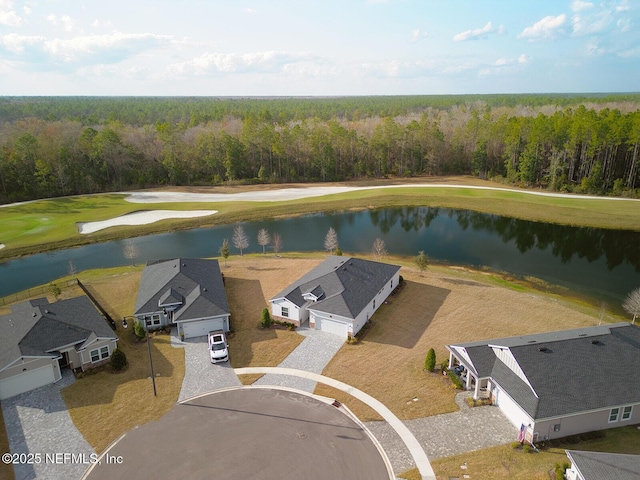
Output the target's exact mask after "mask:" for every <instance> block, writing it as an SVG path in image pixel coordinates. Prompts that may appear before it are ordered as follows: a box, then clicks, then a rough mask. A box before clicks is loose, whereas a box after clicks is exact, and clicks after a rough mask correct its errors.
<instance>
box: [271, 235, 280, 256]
mask: <svg viewBox="0 0 640 480" xmlns="http://www.w3.org/2000/svg"><path fill="white" fill-rule="evenodd" d="M271 246H272V247H273V253H274V254H275V255H278V253H280V250H282V237H281V236H280V234H279V233H277V232H276V233H274V234H273V243H272V244H271Z"/></svg>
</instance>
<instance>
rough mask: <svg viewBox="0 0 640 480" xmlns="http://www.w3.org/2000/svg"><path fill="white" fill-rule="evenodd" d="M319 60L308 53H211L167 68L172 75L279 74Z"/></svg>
mask: <svg viewBox="0 0 640 480" xmlns="http://www.w3.org/2000/svg"><path fill="white" fill-rule="evenodd" d="M312 60H317V57H316V56H314V55H311V54H308V53H291V52H277V51H267V52H252V53H244V54H238V53H210V52H207V53H205V54H203V55H200V56H199V57H196V58H194V59H192V60H189V61H187V62H182V63H174V64H172V65H169V66H168V67H167V71H168V72H169V73H170V74H177V75H207V74H231V73H277V72H281V71H282V70H283V69H284V68H285V67H286V66H287V65H290V64H293V63H298V62H307V61H312Z"/></svg>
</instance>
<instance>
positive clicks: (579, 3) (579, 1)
mask: <svg viewBox="0 0 640 480" xmlns="http://www.w3.org/2000/svg"><path fill="white" fill-rule="evenodd" d="M590 8H593V3H591V2H584V1H583V0H574V1H573V2H572V3H571V10H573V11H574V12H576V13H577V12H583V11H585V10H589V9H590Z"/></svg>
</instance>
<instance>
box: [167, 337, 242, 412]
mask: <svg viewBox="0 0 640 480" xmlns="http://www.w3.org/2000/svg"><path fill="white" fill-rule="evenodd" d="M171 345H172V346H173V347H176V348H184V379H183V380H182V389H181V390H180V396H179V397H178V401H179V402H181V401H183V400H186V399H187V398H191V397H193V396H195V395H200V394H201V393H207V392H212V391H213V390H218V389H220V388H227V387H239V386H241V385H242V383H241V382H240V379H238V376H237V375H236V374H235V373H234V372H233V368H231V365H229V362H222V363H215V364H213V363H211V357H210V356H209V349H208V345H207V337H196V338H188V339H186V340H180V339H179V338H178V337H177V331H176V329H175V328H174V329H173V330H172V332H171Z"/></svg>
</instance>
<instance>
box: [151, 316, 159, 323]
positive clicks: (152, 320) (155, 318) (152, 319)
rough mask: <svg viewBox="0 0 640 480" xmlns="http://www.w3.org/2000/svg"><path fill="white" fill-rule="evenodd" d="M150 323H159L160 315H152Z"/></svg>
mask: <svg viewBox="0 0 640 480" xmlns="http://www.w3.org/2000/svg"><path fill="white" fill-rule="evenodd" d="M151 323H152V325H160V315H159V314H155V315H152V316H151Z"/></svg>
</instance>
